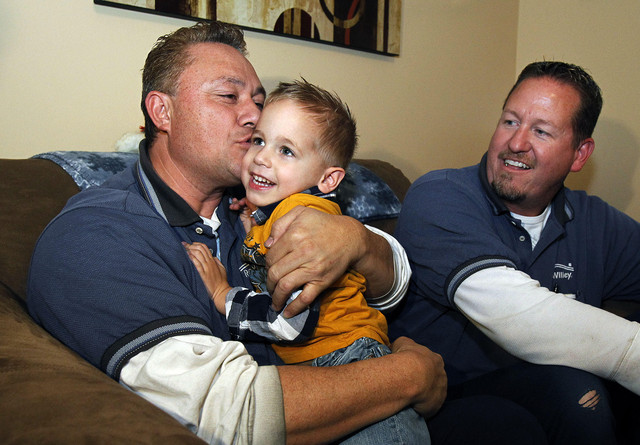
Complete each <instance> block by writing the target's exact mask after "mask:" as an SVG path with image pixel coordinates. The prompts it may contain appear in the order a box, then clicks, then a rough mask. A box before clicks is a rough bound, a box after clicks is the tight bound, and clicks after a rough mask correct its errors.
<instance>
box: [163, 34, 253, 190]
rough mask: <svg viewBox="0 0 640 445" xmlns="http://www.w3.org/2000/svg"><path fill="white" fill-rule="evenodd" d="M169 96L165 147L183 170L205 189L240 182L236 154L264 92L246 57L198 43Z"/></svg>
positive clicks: (244, 143) (245, 147)
mask: <svg viewBox="0 0 640 445" xmlns="http://www.w3.org/2000/svg"><path fill="white" fill-rule="evenodd" d="M189 51H190V55H191V56H192V58H193V62H192V63H191V64H190V65H189V66H188V67H187V68H185V70H184V71H183V72H182V74H181V75H180V78H179V81H178V87H177V90H176V93H175V94H174V95H173V96H171V101H170V102H169V106H170V108H171V109H170V110H169V113H170V120H171V125H170V129H169V130H168V133H169V138H168V144H169V152H170V154H171V160H172V162H174V163H176V164H177V166H178V167H179V168H180V170H181V171H182V172H183V174H184V176H185V177H186V178H188V180H189V181H190V182H192V184H193V185H195V186H196V187H197V188H198V189H200V190H201V191H203V192H205V193H208V192H209V191H210V190H213V189H220V188H224V187H229V186H233V185H237V184H239V183H240V168H241V164H242V158H243V156H244V154H245V153H246V151H247V150H248V149H249V145H250V139H251V133H252V131H253V128H254V126H255V123H256V122H257V121H258V118H259V117H260V112H261V110H262V105H263V103H264V100H265V93H264V89H263V88H262V85H261V83H260V80H259V79H258V76H257V75H256V73H255V71H254V69H253V67H252V66H251V64H250V63H249V61H248V60H247V59H246V58H245V57H244V56H243V55H242V54H240V52H238V51H237V50H236V49H235V48H232V47H231V46H228V45H224V44H220V43H198V44H195V45H193V46H192V47H191V48H190V50H189Z"/></svg>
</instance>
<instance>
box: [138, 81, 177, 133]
mask: <svg viewBox="0 0 640 445" xmlns="http://www.w3.org/2000/svg"><path fill="white" fill-rule="evenodd" d="M144 102H145V106H146V107H147V112H148V113H149V117H150V118H151V120H153V123H154V124H155V125H156V127H157V128H158V130H160V131H165V132H166V131H168V130H169V129H170V128H171V111H170V109H171V98H170V97H169V95H168V94H165V93H161V92H159V91H151V92H149V94H147V97H146V98H145V100H144Z"/></svg>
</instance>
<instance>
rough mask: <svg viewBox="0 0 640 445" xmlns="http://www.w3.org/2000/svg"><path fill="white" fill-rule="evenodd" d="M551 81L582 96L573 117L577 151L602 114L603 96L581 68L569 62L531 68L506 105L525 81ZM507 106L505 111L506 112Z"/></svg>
mask: <svg viewBox="0 0 640 445" xmlns="http://www.w3.org/2000/svg"><path fill="white" fill-rule="evenodd" d="M540 77H549V78H551V79H554V80H556V81H558V82H561V83H564V84H566V85H569V86H571V87H573V88H574V89H575V90H576V91H577V92H578V94H579V95H580V105H579V107H578V110H577V111H576V113H575V114H574V115H573V119H572V121H573V142H574V145H575V147H576V148H577V147H578V146H579V145H580V142H582V141H583V140H585V139H586V138H590V137H591V135H592V134H593V130H594V128H595V127H596V123H597V122H598V117H599V116H600V111H602V93H601V92H600V87H599V86H598V84H596V82H595V80H593V78H592V77H591V76H590V75H589V74H588V73H587V72H586V71H585V70H584V69H583V68H581V67H579V66H577V65H573V64H570V63H565V62H554V61H542V62H533V63H530V64H529V65H527V66H526V67H525V68H524V69H523V70H522V72H521V73H520V75H519V76H518V80H516V83H515V85H513V87H512V88H511V91H509V94H508V95H507V98H506V99H505V101H504V105H506V103H507V101H508V100H509V97H511V94H512V93H513V91H514V90H515V89H516V88H517V87H518V85H520V84H521V83H522V82H523V81H525V80H527V79H531V78H540ZM504 105H503V108H504Z"/></svg>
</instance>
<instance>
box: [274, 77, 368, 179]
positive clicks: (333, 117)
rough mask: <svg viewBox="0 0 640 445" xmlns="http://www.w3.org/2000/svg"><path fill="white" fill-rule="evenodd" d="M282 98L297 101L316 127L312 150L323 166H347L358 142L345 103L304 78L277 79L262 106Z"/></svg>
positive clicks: (353, 121) (350, 115)
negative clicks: (315, 137)
mask: <svg viewBox="0 0 640 445" xmlns="http://www.w3.org/2000/svg"><path fill="white" fill-rule="evenodd" d="M285 99H288V100H291V101H294V102H295V103H296V104H298V105H299V106H300V107H301V108H302V109H303V110H304V111H305V112H307V113H308V114H309V116H311V118H312V119H313V120H314V122H315V123H316V125H318V126H319V127H320V138H319V140H318V141H316V149H317V151H318V153H319V154H320V156H321V157H322V158H323V159H324V160H325V162H326V163H327V165H328V166H338V167H342V168H347V166H348V165H349V162H351V158H352V157H353V154H354V152H355V150H356V146H357V145H358V134H357V131H356V121H355V118H354V117H353V115H352V114H351V110H349V107H348V106H347V104H345V103H344V102H343V101H342V100H341V99H340V98H339V97H338V95H337V94H335V93H330V92H329V91H327V90H325V89H323V88H320V87H318V86H316V85H313V84H311V83H309V82H307V81H306V80H305V79H302V80H294V81H293V82H280V83H279V84H278V86H277V87H276V88H275V89H274V90H273V91H272V92H271V93H269V95H268V96H267V100H266V101H265V106H267V105H269V104H270V103H274V102H278V101H280V100H285Z"/></svg>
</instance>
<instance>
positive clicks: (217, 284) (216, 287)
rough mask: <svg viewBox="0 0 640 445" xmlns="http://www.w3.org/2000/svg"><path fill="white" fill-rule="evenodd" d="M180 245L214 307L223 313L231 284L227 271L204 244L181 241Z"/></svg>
mask: <svg viewBox="0 0 640 445" xmlns="http://www.w3.org/2000/svg"><path fill="white" fill-rule="evenodd" d="M182 245H183V246H184V248H185V249H186V250H187V254H188V255H189V258H190V259H191V261H192V262H193V264H194V265H195V266H196V269H197V270H198V273H199V274H200V277H202V281H204V285H205V286H206V287H207V290H208V291H209V296H210V297H211V299H212V300H213V303H214V304H215V306H216V309H217V310H218V312H220V313H221V314H225V308H224V306H225V303H226V299H227V293H229V291H230V290H231V286H229V283H228V281H227V271H226V270H225V268H224V266H223V265H222V263H221V262H220V260H219V259H217V258H214V256H213V255H212V254H211V251H210V250H209V248H208V247H207V246H205V245H204V244H202V243H193V244H189V243H185V242H184V241H183V242H182Z"/></svg>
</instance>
